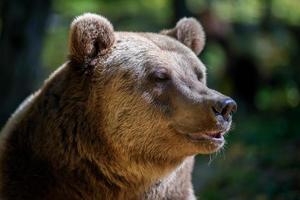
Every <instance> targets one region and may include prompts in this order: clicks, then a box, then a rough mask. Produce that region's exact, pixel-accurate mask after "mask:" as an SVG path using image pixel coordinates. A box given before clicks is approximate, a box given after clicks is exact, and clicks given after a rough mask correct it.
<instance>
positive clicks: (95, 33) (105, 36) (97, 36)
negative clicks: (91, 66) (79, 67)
mask: <svg viewBox="0 0 300 200" xmlns="http://www.w3.org/2000/svg"><path fill="white" fill-rule="evenodd" d="M114 41H115V35H114V29H113V26H112V25H111V23H110V22H109V21H108V20H107V19H106V18H104V17H102V16H99V15H96V14H91V13H86V14H83V15H81V16H79V17H76V18H75V19H74V21H73V22H72V24H71V29H70V35H69V48H70V57H71V59H73V60H75V61H76V62H78V63H86V62H89V61H90V60H91V59H93V58H94V57H96V56H97V55H101V54H102V55H103V54H105V53H106V52H107V50H109V49H110V48H111V47H112V45H113V44H114Z"/></svg>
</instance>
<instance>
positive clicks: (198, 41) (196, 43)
mask: <svg viewBox="0 0 300 200" xmlns="http://www.w3.org/2000/svg"><path fill="white" fill-rule="evenodd" d="M161 34H165V35H168V36H170V37H173V38H175V39H177V40H179V41H180V42H181V43H183V44H184V45H185V46H187V47H189V48H190V49H192V51H193V52H194V53H195V54H196V55H199V53H200V52H201V51H202V50H203V48H204V45H205V33H204V31H203V28H202V26H201V24H200V23H199V22H198V21H197V20H196V19H195V18H186V17H185V18H182V19H181V20H179V21H178V22H177V24H176V26H175V28H173V29H168V30H162V31H161Z"/></svg>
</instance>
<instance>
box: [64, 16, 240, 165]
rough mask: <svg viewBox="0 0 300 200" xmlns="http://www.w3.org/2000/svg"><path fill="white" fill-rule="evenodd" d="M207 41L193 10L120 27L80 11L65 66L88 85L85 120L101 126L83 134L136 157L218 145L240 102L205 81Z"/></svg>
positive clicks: (179, 155) (183, 153) (177, 154)
mask: <svg viewBox="0 0 300 200" xmlns="http://www.w3.org/2000/svg"><path fill="white" fill-rule="evenodd" d="M204 44H205V34H204V31H203V29H202V26H201V25H200V24H199V23H198V22H197V21H196V20H195V19H193V18H183V19H181V20H180V21H178V23H177V24H176V26H175V27H174V28H173V29H169V30H163V31H161V32H160V33H135V32H115V31H114V29H113V26H112V24H111V23H110V22H109V21H108V20H107V19H106V18H104V17H102V16H99V15H95V14H84V15H82V16H79V17H78V18H76V19H75V20H74V21H73V23H72V24H71V29H70V39H69V48H70V61H69V63H68V67H69V71H72V73H74V74H76V76H72V79H74V80H72V81H73V82H77V83H82V84H84V85H85V86H86V87H84V88H85V89H84V90H85V91H84V94H85V95H86V101H85V104H86V105H87V106H86V111H81V112H86V113H92V114H91V115H93V117H91V119H92V122H89V121H87V122H86V123H87V125H86V126H87V127H88V126H93V127H99V128H98V129H97V130H99V131H97V132H95V133H87V134H88V135H86V136H85V137H89V135H90V134H94V135H93V136H92V137H93V138H94V137H99V138H102V140H105V142H103V143H105V144H107V145H109V146H110V149H111V150H112V151H116V152H118V155H119V156H120V157H122V158H126V159H129V160H131V161H137V162H139V161H141V160H142V161H143V162H144V161H146V162H148V163H154V162H159V161H163V162H166V161H178V160H181V159H183V158H185V157H187V156H190V155H194V154H199V153H200V154H209V153H213V152H216V151H218V150H219V149H220V148H221V147H222V146H223V145H224V141H225V140H224V137H223V136H224V134H225V133H226V132H227V131H228V130H229V129H230V126H231V118H232V116H231V115H232V113H233V112H234V111H235V110H236V108H237V106H236V103H235V102H234V101H233V100H232V99H231V98H229V97H227V96H225V95H223V94H221V93H219V92H217V91H215V90H213V89H210V88H208V87H207V85H206V68H205V66H204V64H203V63H202V62H201V61H200V60H199V58H198V57H197V55H199V54H200V53H201V51H202V49H203V47H204ZM70 92H71V91H70ZM100 127H101V128H100ZM82 134H85V133H82Z"/></svg>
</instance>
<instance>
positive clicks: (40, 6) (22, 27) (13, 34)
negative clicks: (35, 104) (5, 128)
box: [0, 0, 51, 127]
mask: <svg viewBox="0 0 300 200" xmlns="http://www.w3.org/2000/svg"><path fill="white" fill-rule="evenodd" d="M0 6H1V8H0V20H1V24H0V31H1V35H0V93H1V98H0V127H2V125H3V124H4V122H5V121H6V120H7V119H8V117H9V116H10V114H11V113H12V112H13V111H14V110H15V109H16V107H17V106H18V104H20V103H21V102H22V100H23V99H24V98H26V96H28V95H29V94H30V93H31V92H32V91H33V89H34V87H35V85H36V81H37V80H38V79H37V78H38V75H40V73H39V72H41V68H40V55H41V47H42V39H43V36H44V32H45V27H46V22H47V18H48V16H49V14H50V9H51V0H43V1H40V0H2V2H1V5H0Z"/></svg>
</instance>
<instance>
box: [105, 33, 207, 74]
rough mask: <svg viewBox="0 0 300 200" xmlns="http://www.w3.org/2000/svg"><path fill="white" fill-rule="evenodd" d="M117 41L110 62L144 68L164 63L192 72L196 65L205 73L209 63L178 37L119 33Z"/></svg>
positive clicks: (180, 70)
mask: <svg viewBox="0 0 300 200" xmlns="http://www.w3.org/2000/svg"><path fill="white" fill-rule="evenodd" d="M115 36H116V42H115V45H114V47H113V50H112V51H111V54H110V55H109V56H108V57H107V59H106V64H107V65H110V66H112V65H114V66H120V67H121V68H122V69H124V68H125V69H132V70H141V69H142V68H144V67H145V66H149V67H151V66H161V67H166V68H169V69H171V70H175V71H177V72H178V73H180V74H182V73H184V74H190V73H193V71H194V70H195V68H196V69H197V70H198V71H200V72H202V73H205V70H206V69H205V66H204V65H203V64H202V62H201V61H200V60H199V59H198V57H197V56H196V55H195V53H194V52H192V51H191V50H190V49H189V48H188V47H186V46H185V45H183V44H182V43H180V42H178V41H177V40H175V39H173V38H170V37H168V36H165V35H161V34H155V33H132V32H115Z"/></svg>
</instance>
